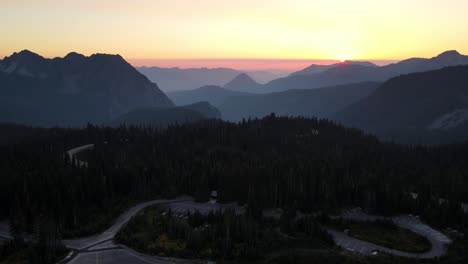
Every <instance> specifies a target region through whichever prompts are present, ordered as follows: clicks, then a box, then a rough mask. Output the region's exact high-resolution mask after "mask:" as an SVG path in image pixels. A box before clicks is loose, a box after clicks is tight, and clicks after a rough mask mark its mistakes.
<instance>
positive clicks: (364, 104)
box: [334, 66, 468, 140]
mask: <svg viewBox="0 0 468 264" xmlns="http://www.w3.org/2000/svg"><path fill="white" fill-rule="evenodd" d="M467 83H468V66H457V67H447V68H444V69H442V70H435V71H429V72H423V73H414V74H408V75H404V76H400V77H396V78H393V79H391V80H389V81H387V82H385V83H384V84H382V86H381V87H379V88H378V89H377V90H375V92H373V93H372V94H371V95H370V96H369V97H367V98H365V99H363V100H362V101H360V102H358V103H356V104H354V105H352V106H350V107H348V108H346V109H343V110H342V111H340V112H339V113H337V115H336V116H335V117H334V118H335V119H336V120H338V121H340V122H342V123H344V124H345V125H350V126H354V127H358V128H362V129H365V130H367V131H371V132H374V133H377V134H380V135H386V136H394V137H399V136H400V135H401V136H404V135H405V134H406V135H411V134H413V135H415V136H416V135H418V134H419V135H421V134H422V133H429V134H438V133H439V134H454V133H457V132H456V131H457V130H458V129H464V128H466V127H467V124H468V86H467ZM464 131H467V130H464ZM461 134H463V133H461ZM465 138H466V137H465ZM447 140H450V138H447Z"/></svg>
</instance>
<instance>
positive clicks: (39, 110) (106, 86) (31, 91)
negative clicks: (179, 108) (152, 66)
mask: <svg viewBox="0 0 468 264" xmlns="http://www.w3.org/2000/svg"><path fill="white" fill-rule="evenodd" d="M171 106H173V103H172V102H171V100H170V99H169V98H168V97H167V96H166V95H165V94H164V93H163V92H161V90H159V88H158V86H157V85H156V84H154V83H151V82H150V81H149V80H148V79H147V78H146V77H145V76H143V75H142V74H140V73H139V72H138V71H137V70H135V69H134V68H133V67H132V66H131V65H130V64H128V63H127V62H126V61H125V60H124V59H123V58H122V57H121V56H119V55H105V54H95V55H92V56H90V57H85V56H83V55H80V54H77V53H70V54H68V55H67V56H65V57H64V58H54V59H45V58H43V57H41V56H39V55H37V54H35V53H32V52H30V51H27V50H25V51H22V52H20V53H14V54H13V55H11V56H9V57H6V58H4V59H3V60H1V61H0V122H14V123H22V124H29V125H37V126H55V125H60V126H68V125H71V126H75V125H83V124H86V123H87V122H92V123H100V122H105V121H109V120H111V119H113V118H115V117H117V116H120V115H122V114H124V113H126V112H128V111H131V110H133V109H135V108H139V107H171Z"/></svg>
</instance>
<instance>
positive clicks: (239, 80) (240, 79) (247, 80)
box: [226, 73, 258, 86]
mask: <svg viewBox="0 0 468 264" xmlns="http://www.w3.org/2000/svg"><path fill="white" fill-rule="evenodd" d="M232 84H237V85H239V84H240V85H258V83H257V82H256V81H254V79H252V77H250V76H249V75H247V74H246V73H241V74H239V75H237V76H236V77H235V78H234V79H232V81H230V82H228V83H227V84H226V86H230V85H232Z"/></svg>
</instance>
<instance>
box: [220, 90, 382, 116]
mask: <svg viewBox="0 0 468 264" xmlns="http://www.w3.org/2000/svg"><path fill="white" fill-rule="evenodd" d="M378 86H379V83H374V82H367V83H358V84H349V85H342V86H335V87H325V88H320V89H303V90H289V91H285V92H278V93H270V94H256V95H244V96H232V97H229V98H227V99H226V101H225V102H224V103H223V104H221V105H219V106H218V108H219V110H220V111H221V114H222V118H223V119H226V120H231V121H239V120H241V119H242V118H249V117H252V118H255V117H264V116H266V115H268V114H270V113H276V114H277V115H287V116H305V117H321V118H327V117H330V116H332V115H333V114H334V113H335V112H337V111H339V110H341V109H343V108H344V107H347V106H349V105H351V104H353V103H355V102H357V101H358V100H360V99H362V98H364V97H366V96H367V95H369V94H370V93H371V92H372V91H373V90H374V89H376V88H377V87H378Z"/></svg>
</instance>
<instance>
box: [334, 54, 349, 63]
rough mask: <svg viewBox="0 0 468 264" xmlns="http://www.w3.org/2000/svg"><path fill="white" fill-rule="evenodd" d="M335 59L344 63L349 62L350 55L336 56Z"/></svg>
mask: <svg viewBox="0 0 468 264" xmlns="http://www.w3.org/2000/svg"><path fill="white" fill-rule="evenodd" d="M336 58H337V59H338V60H339V61H340V62H341V63H343V62H346V61H349V60H350V59H351V55H349V54H342V55H338V56H336Z"/></svg>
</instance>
